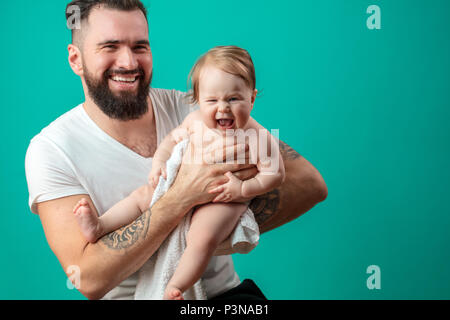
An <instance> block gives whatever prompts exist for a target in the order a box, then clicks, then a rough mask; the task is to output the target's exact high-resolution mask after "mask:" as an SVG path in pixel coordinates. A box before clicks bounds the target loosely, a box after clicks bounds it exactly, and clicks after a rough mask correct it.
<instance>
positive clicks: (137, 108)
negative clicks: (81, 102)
mask: <svg viewBox="0 0 450 320" xmlns="http://www.w3.org/2000/svg"><path fill="white" fill-rule="evenodd" d="M113 74H114V75H126V74H139V78H138V79H137V80H136V81H139V86H138V90H137V93H133V92H129V91H124V92H120V93H119V94H118V95H115V94H114V93H113V92H112V91H111V89H110V88H109V85H108V80H109V79H110V76H111V75H113ZM84 79H85V81H86V85H87V87H88V91H89V95H90V96H91V98H92V99H93V100H94V102H95V104H96V105H97V106H98V107H99V108H100V109H101V110H102V111H103V113H105V114H106V115H107V116H108V117H110V118H112V119H116V120H121V121H127V120H136V119H139V118H140V117H141V116H143V115H144V114H145V113H146V112H147V111H148V103H147V98H148V93H149V90H150V84H151V81H152V74H150V78H149V80H148V81H145V72H144V70H143V69H142V68H139V69H136V70H126V71H124V70H115V71H114V70H107V71H105V72H104V73H103V76H102V78H101V79H100V80H97V79H95V78H94V77H93V76H92V75H91V74H90V73H89V71H88V70H87V68H86V66H84Z"/></svg>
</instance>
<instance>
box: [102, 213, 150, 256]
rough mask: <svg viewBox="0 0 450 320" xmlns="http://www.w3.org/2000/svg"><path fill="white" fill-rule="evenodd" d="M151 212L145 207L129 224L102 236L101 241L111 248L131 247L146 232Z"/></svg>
mask: <svg viewBox="0 0 450 320" xmlns="http://www.w3.org/2000/svg"><path fill="white" fill-rule="evenodd" d="M151 214H152V213H151V211H150V209H147V210H146V211H144V212H143V213H142V214H141V215H140V216H139V218H137V219H136V220H135V221H133V222H132V223H131V224H129V225H127V226H124V227H122V228H120V229H118V230H115V231H113V232H111V233H108V234H107V235H105V236H104V237H102V238H101V239H100V240H101V242H102V243H103V244H104V245H105V246H106V247H107V248H109V249H113V250H121V249H127V248H129V247H131V246H132V245H134V244H135V243H136V242H137V241H139V240H140V239H143V238H144V237H145V235H146V234H147V231H148V226H149V224H150V216H151Z"/></svg>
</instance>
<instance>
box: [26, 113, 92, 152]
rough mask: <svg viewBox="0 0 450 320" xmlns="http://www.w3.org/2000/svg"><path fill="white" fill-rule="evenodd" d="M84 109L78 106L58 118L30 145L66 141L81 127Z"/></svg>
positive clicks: (36, 136)
mask: <svg viewBox="0 0 450 320" xmlns="http://www.w3.org/2000/svg"><path fill="white" fill-rule="evenodd" d="M82 112H83V107H82V105H78V106H76V107H75V108H72V109H70V110H69V111H67V112H65V113H64V114H62V115H60V116H59V117H58V118H56V119H55V120H53V121H52V122H50V123H49V124H48V125H47V126H46V127H44V128H43V129H42V130H41V131H40V132H39V133H38V134H36V135H35V136H34V137H33V138H32V139H31V141H30V145H31V144H33V143H36V142H37V141H40V142H43V141H55V140H60V139H64V137H67V136H71V135H72V134H73V132H75V131H76V130H77V129H76V127H77V126H79V125H80V120H81V119H82Z"/></svg>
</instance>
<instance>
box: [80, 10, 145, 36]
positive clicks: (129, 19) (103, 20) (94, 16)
mask: <svg viewBox="0 0 450 320" xmlns="http://www.w3.org/2000/svg"><path fill="white" fill-rule="evenodd" d="M87 22H88V29H89V31H88V34H89V35H88V36H90V37H92V38H94V39H93V40H95V41H106V40H119V41H128V40H129V41H139V40H144V39H147V40H148V24H147V20H146V18H145V16H144V14H143V13H142V11H140V10H139V9H136V10H133V11H123V10H116V9H109V8H95V9H94V10H92V12H91V14H90V15H89V17H88V21H87Z"/></svg>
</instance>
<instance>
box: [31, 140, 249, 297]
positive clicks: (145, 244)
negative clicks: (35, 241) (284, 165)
mask: <svg viewBox="0 0 450 320" xmlns="http://www.w3.org/2000/svg"><path fill="white" fill-rule="evenodd" d="M226 149H227V152H226V153H225V155H226V154H227V153H228V152H231V153H237V149H238V148H237V147H236V148H235V147H234V146H233V147H230V148H226ZM228 150H230V151H228ZM242 167H245V166H243V165H237V164H231V165H227V164H217V165H207V164H195V163H189V164H185V165H182V166H181V168H180V170H179V172H178V175H177V177H176V179H175V182H174V184H173V185H172V187H171V188H170V189H169V190H168V191H167V192H166V193H165V194H164V195H163V196H162V197H161V198H160V199H159V200H158V201H157V202H156V203H155V204H154V205H153V207H152V208H151V210H146V211H145V212H143V213H142V215H141V216H139V217H138V218H137V219H136V220H135V221H133V222H132V223H130V224H129V225H127V226H124V227H122V228H120V229H119V230H116V231H113V232H111V233H109V234H107V235H105V236H103V237H102V238H101V239H99V240H98V241H97V242H96V243H89V242H87V241H86V239H85V238H84V237H83V235H82V234H81V232H80V229H79V226H78V223H77V221H76V219H75V216H74V214H73V213H72V210H73V207H74V206H75V204H76V203H77V202H78V201H79V200H80V199H81V198H86V199H87V200H88V202H89V204H90V206H91V208H93V209H95V206H94V204H93V203H92V200H91V199H90V197H89V196H87V195H74V196H69V197H65V198H59V199H56V200H50V201H45V202H42V203H38V204H37V211H38V214H39V216H40V219H41V222H42V226H43V228H44V232H45V235H46V238H47V241H48V243H49V245H50V248H51V249H52V251H53V252H54V254H55V255H56V257H57V258H58V260H59V262H60V263H61V266H62V267H63V269H64V270H68V267H69V266H77V267H78V268H79V270H80V272H81V273H80V280H81V281H80V288H79V291H80V292H81V293H82V294H83V295H84V296H86V297H87V298H89V299H99V298H102V297H103V296H104V295H105V294H106V293H108V292H109V291H110V290H111V289H113V288H114V287H116V286H117V285H119V284H120V283H121V282H122V281H123V280H125V279H126V278H128V277H129V276H130V275H131V274H133V273H135V272H136V271H137V270H139V268H140V267H141V266H142V265H143V264H144V263H145V262H146V261H147V260H148V259H149V258H150V257H151V256H152V255H153V253H154V252H155V251H156V250H157V249H158V248H159V246H160V245H161V243H162V242H163V241H164V239H165V238H166V237H167V236H168V235H169V234H170V232H171V231H172V230H173V229H174V228H175V227H176V225H178V223H179V222H180V221H181V219H182V218H183V217H184V215H185V214H186V213H187V212H189V211H190V209H191V208H193V207H194V206H195V205H198V204H202V203H207V202H210V201H211V200H212V199H213V197H214V195H211V194H209V193H208V191H210V190H211V189H212V188H215V187H217V186H218V185H221V184H223V183H224V182H225V181H226V180H227V178H226V177H225V176H224V173H225V172H227V171H236V170H239V169H241V168H242ZM254 174H255V172H253V171H252V170H248V171H247V172H241V173H240V174H237V176H238V177H239V178H240V179H245V178H248V177H249V176H252V175H254ZM140 193H142V194H140ZM149 193H153V189H152V188H151V187H150V185H147V186H144V187H141V188H139V189H138V190H136V191H135V192H133V194H132V196H135V197H136V198H137V199H149V198H151V195H149Z"/></svg>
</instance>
